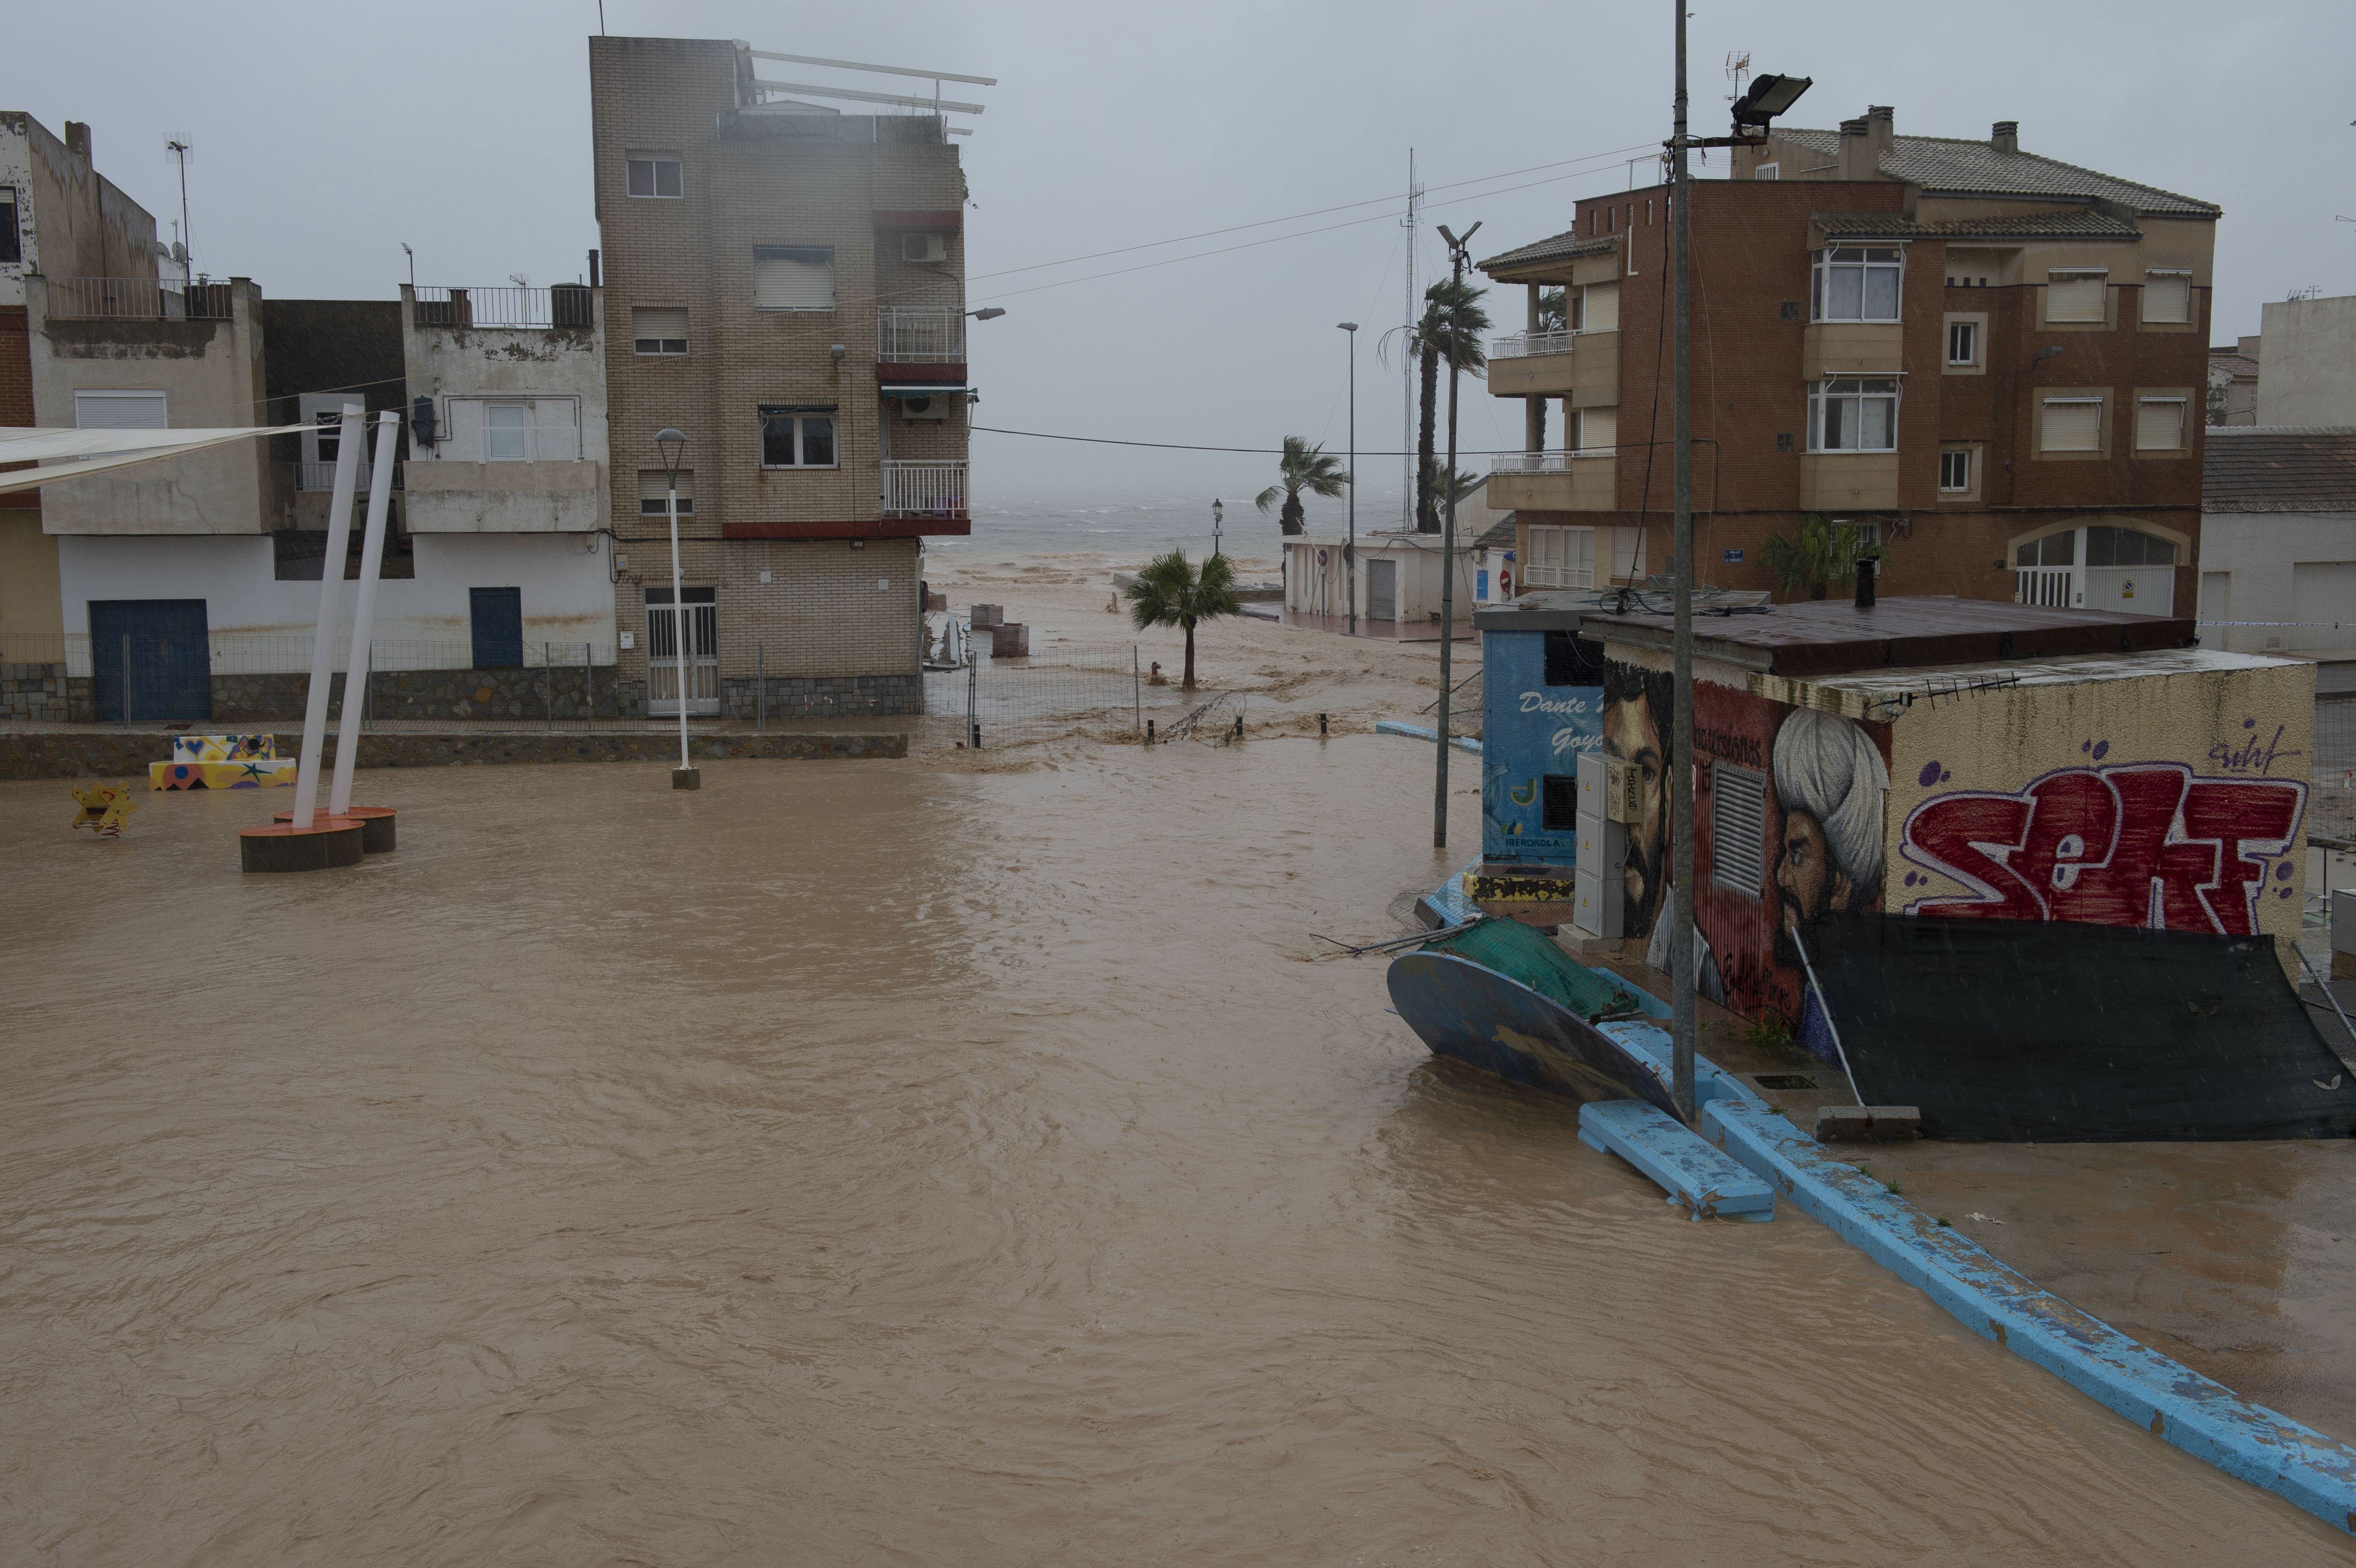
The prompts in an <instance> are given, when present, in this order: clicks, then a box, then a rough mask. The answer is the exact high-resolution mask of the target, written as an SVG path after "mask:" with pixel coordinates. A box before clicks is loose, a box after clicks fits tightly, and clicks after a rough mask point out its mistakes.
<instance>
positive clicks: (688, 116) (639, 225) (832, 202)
mask: <svg viewBox="0 0 2356 1568" xmlns="http://www.w3.org/2000/svg"><path fill="white" fill-rule="evenodd" d="M589 78H590V104H591V118H592V125H593V134H594V138H595V143H596V148H595V155H596V191H597V220H598V224H599V227H600V230H601V232H602V243H603V263H604V281H605V305H606V322H607V332H606V339H605V342H606V347H605V356H606V396H607V403H608V407H609V410H610V419H611V431H612V447H613V463H614V485H613V498H614V501H613V504H614V530H615V533H616V539H617V548H616V571H615V617H616V625H617V627H618V628H620V630H621V632H622V633H623V635H624V638H625V639H626V643H627V646H625V647H624V648H623V649H622V650H621V652H620V655H619V660H620V670H619V675H620V678H621V680H622V681H623V682H625V689H626V690H635V691H637V692H640V693H643V694H644V696H643V700H644V701H645V703H646V704H647V706H648V711H650V712H653V713H658V714H668V713H673V712H676V711H677V710H676V707H675V706H674V703H675V702H676V700H677V699H676V695H675V693H676V681H677V678H676V677H675V676H674V675H673V674H671V672H670V669H669V665H670V660H671V658H672V645H671V642H670V632H669V618H670V615H669V605H670V580H669V575H670V564H669V545H668V540H667V533H666V528H665V522H664V515H665V509H664V501H663V497H664V478H663V465H662V458H661V456H660V454H659V451H658V449H657V447H656V445H655V439H654V438H655V433H656V432H657V431H659V430H660V429H662V428H664V427H666V426H674V427H676V428H678V429H680V430H681V431H683V432H685V433H686V435H687V437H688V445H687V448H686V452H685V455H684V456H683V457H682V458H681V461H680V470H681V477H680V510H681V513H682V515H681V517H680V540H681V561H682V570H683V574H684V575H683V579H682V581H683V583H684V585H685V593H684V598H685V600H686V604H687V607H688V611H689V616H690V622H689V634H688V647H689V654H690V658H691V668H690V671H689V675H688V703H689V711H690V712H691V713H707V714H708V713H727V714H750V713H751V712H752V711H753V707H754V703H755V670H756V668H758V669H759V670H760V671H762V672H763V673H764V674H765V675H766V682H767V685H768V693H767V705H768V711H769V712H771V713H773V714H775V713H780V712H784V713H793V712H798V711H801V710H802V709H803V708H804V706H805V705H810V706H812V707H813V710H814V711H828V710H829V709H830V710H831V711H835V712H843V711H867V712H875V713H884V714H894V713H911V712H916V711H920V710H921V708H922V705H923V699H924V693H923V675H922V671H921V668H920V658H921V647H920V645H921V639H922V631H923V606H924V601H923V598H922V596H921V594H922V589H921V582H922V578H923V575H924V574H923V541H924V539H925V537H926V535H929V534H962V533H965V532H969V529H970V527H971V524H970V521H969V508H968V503H967V491H966V452H967V403H968V399H967V396H966V366H965V334H964V325H965V315H964V300H965V248H964V234H963V227H964V226H963V222H962V216H963V212H964V208H965V180H964V176H963V174H962V172H961V171H960V169H959V167H958V155H957V151H956V149H955V147H954V146H952V145H949V143H948V136H947V134H945V130H944V127H943V124H942V122H941V120H940V119H939V118H938V117H937V116H935V115H932V114H929V113H916V114H881V115H868V114H856V115H854V114H841V113H835V112H834V111H832V110H829V109H824V108H820V107H818V106H815V105H812V104H809V103H802V102H764V101H763V100H764V98H765V97H766V96H767V94H766V93H765V91H764V90H763V89H761V88H759V87H757V86H756V85H755V70H754V64H753V59H752V55H751V52H750V50H749V48H748V47H747V46H745V45H744V44H739V43H731V42H726V41H722V40H707V39H688V38H591V39H590V40H589ZM650 606H651V607H652V608H653V610H654V612H655V613H654V616H653V617H652V618H651V619H650V618H649V615H648V609H649V607H650ZM649 651H652V652H653V653H654V654H655V655H656V657H655V659H654V660H653V664H654V668H653V669H652V671H649V668H648V662H649V661H648V653H649ZM649 682H650V683H649Z"/></svg>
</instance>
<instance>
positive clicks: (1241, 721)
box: [1233, 714, 1244, 740]
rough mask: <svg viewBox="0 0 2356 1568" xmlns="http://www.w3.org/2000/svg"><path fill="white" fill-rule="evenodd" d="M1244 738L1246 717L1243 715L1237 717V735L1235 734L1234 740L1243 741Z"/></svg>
mask: <svg viewBox="0 0 2356 1568" xmlns="http://www.w3.org/2000/svg"><path fill="white" fill-rule="evenodd" d="M1243 737H1244V716H1243V714H1237V715H1236V733H1235V735H1234V736H1233V738H1234V739H1237V740H1241V739H1243Z"/></svg>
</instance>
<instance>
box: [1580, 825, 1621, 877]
mask: <svg viewBox="0 0 2356 1568" xmlns="http://www.w3.org/2000/svg"><path fill="white" fill-rule="evenodd" d="M1578 854H1579V869H1580V870H1581V871H1592V872H1593V873H1595V875H1598V876H1601V877H1602V878H1603V879H1604V880H1605V881H1607V882H1610V883H1612V884H1613V885H1614V886H1617V885H1618V883H1619V881H1620V876H1621V874H1622V872H1624V871H1626V870H1627V869H1628V824H1627V823H1625V822H1598V821H1596V820H1595V819H1594V818H1593V817H1586V816H1582V817H1580V819H1579V850H1578Z"/></svg>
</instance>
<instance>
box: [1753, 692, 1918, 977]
mask: <svg viewBox="0 0 2356 1568" xmlns="http://www.w3.org/2000/svg"><path fill="white" fill-rule="evenodd" d="M1774 770H1775V780H1774V781H1775V799H1776V802H1777V803H1778V804H1779V805H1781V806H1782V807H1783V832H1782V834H1781V835H1780V837H1779V839H1778V842H1777V843H1776V845H1775V871H1774V880H1775V897H1776V902H1777V905H1778V909H1777V919H1776V927H1775V957H1776V960H1777V961H1779V962H1781V963H1783V964H1786V965H1797V964H1798V962H1799V960H1800V955H1799V950H1798V949H1797V948H1796V947H1795V946H1794V941H1793V933H1794V932H1795V931H1800V930H1803V929H1805V928H1806V927H1808V926H1809V925H1811V924H1813V923H1814V922H1815V921H1817V920H1820V919H1822V918H1824V917H1825V916H1826V915H1829V914H1839V913H1847V912H1848V911H1851V910H1856V909H1870V908H1874V907H1875V906H1876V905H1877V904H1878V903H1879V901H1880V898H1881V824H1882V809H1883V807H1884V805H1885V804H1886V803H1887V802H1888V800H1889V799H1890V768H1889V765H1888V764H1886V763H1884V762H1883V761H1882V759H1881V753H1880V751H1879V748H1878V747H1877V746H1875V745H1874V743H1873V739H1872V737H1871V736H1868V735H1867V734H1866V732H1865V730H1864V729H1863V728H1862V727H1861V726H1859V725H1858V724H1857V723H1855V722H1854V721H1853V720H1849V719H1845V718H1841V717H1839V716H1838V715H1837V714H1826V713H1819V712H1817V711H1816V710H1815V709H1813V708H1794V710H1792V712H1791V713H1790V714H1787V715H1786V716H1785V717H1784V720H1783V724H1782V725H1780V726H1778V727H1777V729H1776V731H1775V753H1774Z"/></svg>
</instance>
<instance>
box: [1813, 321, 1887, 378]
mask: <svg viewBox="0 0 2356 1568" xmlns="http://www.w3.org/2000/svg"><path fill="white" fill-rule="evenodd" d="M1905 369H1906V329H1905V328H1904V327H1902V326H1901V325H1900V324H1899V323H1897V322H1895V321H1812V322H1810V323H1809V324H1808V327H1807V329H1806V331H1804V332H1803V333H1802V334H1801V336H1800V379H1801V380H1802V381H1822V380H1824V379H1825V378H1826V376H1895V375H1900V374H1902V373H1903V372H1904V371H1905Z"/></svg>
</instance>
